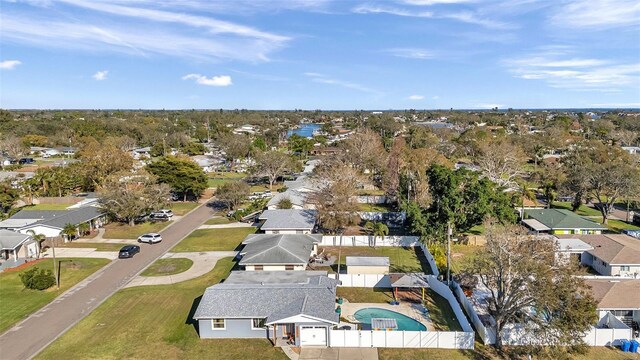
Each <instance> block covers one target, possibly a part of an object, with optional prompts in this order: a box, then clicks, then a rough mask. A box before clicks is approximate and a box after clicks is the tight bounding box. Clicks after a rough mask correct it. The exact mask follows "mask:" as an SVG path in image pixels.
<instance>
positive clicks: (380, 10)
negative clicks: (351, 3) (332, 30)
mask: <svg viewBox="0 0 640 360" xmlns="http://www.w3.org/2000/svg"><path fill="white" fill-rule="evenodd" d="M352 11H353V12H354V13H357V14H389V15H396V16H407V17H423V18H431V17H433V13H432V12H431V11H412V10H405V9H400V8H396V7H389V6H373V5H360V6H357V7H355V8H354V9H353V10H352Z"/></svg>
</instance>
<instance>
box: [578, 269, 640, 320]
mask: <svg viewBox="0 0 640 360" xmlns="http://www.w3.org/2000/svg"><path fill="white" fill-rule="evenodd" d="M585 282H586V284H587V285H588V286H589V287H591V293H592V295H593V298H594V299H595V300H596V302H597V303H598V305H597V306H596V308H597V310H598V319H602V318H603V317H604V316H606V315H607V313H609V312H610V313H611V314H613V316H615V317H616V318H618V319H619V320H620V321H622V322H623V323H624V324H625V325H627V326H628V327H630V328H632V329H634V330H635V331H638V324H639V323H640V279H619V280H611V279H587V280H585Z"/></svg>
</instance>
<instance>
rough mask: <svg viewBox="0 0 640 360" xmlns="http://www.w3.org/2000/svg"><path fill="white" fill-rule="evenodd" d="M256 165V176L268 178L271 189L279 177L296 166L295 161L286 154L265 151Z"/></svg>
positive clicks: (253, 170) (254, 172) (254, 171)
mask: <svg viewBox="0 0 640 360" xmlns="http://www.w3.org/2000/svg"><path fill="white" fill-rule="evenodd" d="M255 160H256V165H255V166H254V167H253V169H252V172H253V174H254V175H258V176H266V177H267V178H268V179H269V189H272V188H273V184H274V183H275V182H276V180H278V177H280V176H282V175H284V173H285V172H286V171H287V170H291V169H292V168H293V166H294V163H293V159H291V157H290V156H289V155H287V154H285V153H282V152H279V151H265V152H263V153H260V154H258V155H257V156H256V159H255Z"/></svg>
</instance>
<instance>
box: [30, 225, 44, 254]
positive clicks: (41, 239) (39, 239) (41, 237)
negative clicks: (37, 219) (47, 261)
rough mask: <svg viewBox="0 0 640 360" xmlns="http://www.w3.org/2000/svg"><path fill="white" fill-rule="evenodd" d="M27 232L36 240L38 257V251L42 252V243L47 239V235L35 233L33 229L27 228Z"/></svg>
mask: <svg viewBox="0 0 640 360" xmlns="http://www.w3.org/2000/svg"><path fill="white" fill-rule="evenodd" d="M27 234H29V235H31V237H32V238H33V240H35V241H37V242H38V258H40V253H42V244H43V243H44V241H45V240H46V239H47V237H46V236H45V235H43V234H36V232H35V231H33V230H27Z"/></svg>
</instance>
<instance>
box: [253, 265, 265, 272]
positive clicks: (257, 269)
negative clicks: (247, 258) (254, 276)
mask: <svg viewBox="0 0 640 360" xmlns="http://www.w3.org/2000/svg"><path fill="white" fill-rule="evenodd" d="M253 270H255V271H262V270H264V265H254V266H253Z"/></svg>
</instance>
